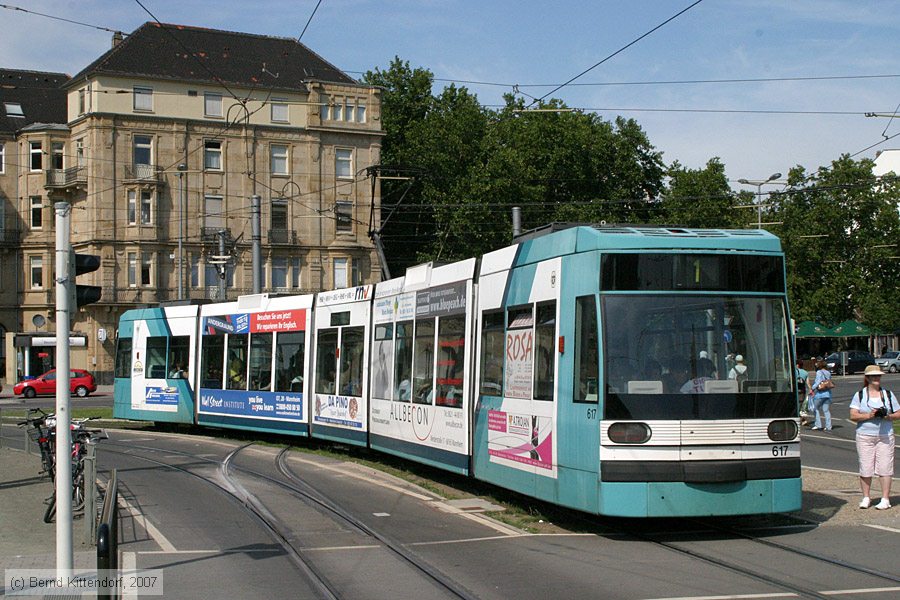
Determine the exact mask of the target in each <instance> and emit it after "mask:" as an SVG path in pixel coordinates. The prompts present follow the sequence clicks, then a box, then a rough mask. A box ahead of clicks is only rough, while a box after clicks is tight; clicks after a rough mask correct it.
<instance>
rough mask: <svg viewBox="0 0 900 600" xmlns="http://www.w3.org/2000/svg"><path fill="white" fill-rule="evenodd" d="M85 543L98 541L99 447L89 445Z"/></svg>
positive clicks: (86, 478)
mask: <svg viewBox="0 0 900 600" xmlns="http://www.w3.org/2000/svg"><path fill="white" fill-rule="evenodd" d="M82 518H83V519H84V543H85V544H86V545H88V546H91V545H93V544H94V543H95V541H96V539H97V447H96V446H95V445H94V444H88V445H87V452H86V453H85V455H84V516H83V517H82Z"/></svg>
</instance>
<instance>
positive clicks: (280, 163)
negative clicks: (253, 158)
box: [269, 144, 288, 175]
mask: <svg viewBox="0 0 900 600" xmlns="http://www.w3.org/2000/svg"><path fill="white" fill-rule="evenodd" d="M269 154H270V156H271V161H270V163H271V171H272V175H287V174H288V147H287V146H285V145H282V144H272V145H270V146H269Z"/></svg>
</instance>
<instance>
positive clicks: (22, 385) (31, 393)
mask: <svg viewBox="0 0 900 600" xmlns="http://www.w3.org/2000/svg"><path fill="white" fill-rule="evenodd" d="M69 376H70V378H71V379H70V380H69V391H70V392H71V393H73V394H75V395H76V396H78V397H80V398H84V397H85V396H87V395H88V394H91V393H93V392H96V391H97V382H95V381H94V376H93V375H91V374H90V373H89V372H88V371H85V370H84V369H72V370H71V371H70V373H69ZM13 393H14V394H15V395H16V396H21V395H24V396H25V397H26V398H34V397H35V396H38V395H41V396H46V395H52V394H55V393H56V369H51V370H49V371H47V372H46V373H44V374H43V375H41V376H40V377H35V378H34V379H27V380H23V381H20V382H19V383H17V384H16V385H15V386H14V387H13Z"/></svg>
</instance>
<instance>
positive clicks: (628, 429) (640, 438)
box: [607, 423, 650, 444]
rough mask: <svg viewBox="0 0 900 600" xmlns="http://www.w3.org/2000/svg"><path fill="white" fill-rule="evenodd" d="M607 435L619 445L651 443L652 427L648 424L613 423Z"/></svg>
mask: <svg viewBox="0 0 900 600" xmlns="http://www.w3.org/2000/svg"><path fill="white" fill-rule="evenodd" d="M607 435H609V439H610V440H611V441H613V442H615V443H617V444H644V443H646V442H648V441H650V427H649V426H648V425H647V424H646V423H613V424H612V425H610V426H609V430H608V431H607Z"/></svg>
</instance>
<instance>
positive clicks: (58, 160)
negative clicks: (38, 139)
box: [50, 142, 66, 171]
mask: <svg viewBox="0 0 900 600" xmlns="http://www.w3.org/2000/svg"><path fill="white" fill-rule="evenodd" d="M65 151H66V145H65V144H64V143H62V142H53V143H51V144H50V168H51V169H57V170H59V171H62V170H63V169H64V168H65V167H64V166H63V155H64V154H65Z"/></svg>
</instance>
